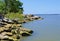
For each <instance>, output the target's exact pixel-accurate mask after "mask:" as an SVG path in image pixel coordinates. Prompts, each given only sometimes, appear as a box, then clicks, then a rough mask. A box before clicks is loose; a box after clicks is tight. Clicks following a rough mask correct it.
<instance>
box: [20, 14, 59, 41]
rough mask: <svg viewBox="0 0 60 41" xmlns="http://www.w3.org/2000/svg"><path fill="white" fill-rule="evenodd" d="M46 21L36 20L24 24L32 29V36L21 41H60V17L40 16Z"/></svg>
mask: <svg viewBox="0 0 60 41" xmlns="http://www.w3.org/2000/svg"><path fill="white" fill-rule="evenodd" d="M38 16H41V17H43V18H44V20H35V21H32V22H28V23H25V24H23V26H24V27H26V28H29V29H32V30H33V31H34V33H33V34H32V36H28V37H23V38H22V40H21V41H60V15H46V14H45V15H38Z"/></svg>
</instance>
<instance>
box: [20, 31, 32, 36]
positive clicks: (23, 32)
mask: <svg viewBox="0 0 60 41" xmlns="http://www.w3.org/2000/svg"><path fill="white" fill-rule="evenodd" d="M20 35H22V36H30V35H31V34H30V33H28V32H26V31H20Z"/></svg>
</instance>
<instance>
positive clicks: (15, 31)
mask: <svg viewBox="0 0 60 41" xmlns="http://www.w3.org/2000/svg"><path fill="white" fill-rule="evenodd" d="M23 16H24V20H23V21H19V19H13V20H10V19H8V18H6V17H4V18H3V19H0V41H19V40H20V38H21V37H22V36H30V35H31V34H32V33H33V31H32V30H30V29H27V28H24V27H23V26H22V23H26V22H29V21H33V20H39V19H42V18H41V17H38V16H34V15H23Z"/></svg>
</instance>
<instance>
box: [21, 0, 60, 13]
mask: <svg viewBox="0 0 60 41" xmlns="http://www.w3.org/2000/svg"><path fill="white" fill-rule="evenodd" d="M20 1H21V2H22V3H23V8H24V14H60V0H20Z"/></svg>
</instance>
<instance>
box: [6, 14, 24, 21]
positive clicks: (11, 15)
mask: <svg viewBox="0 0 60 41" xmlns="http://www.w3.org/2000/svg"><path fill="white" fill-rule="evenodd" d="M5 17H7V18H9V19H15V18H19V20H23V19H24V16H23V14H19V13H8V14H6V15H5Z"/></svg>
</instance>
